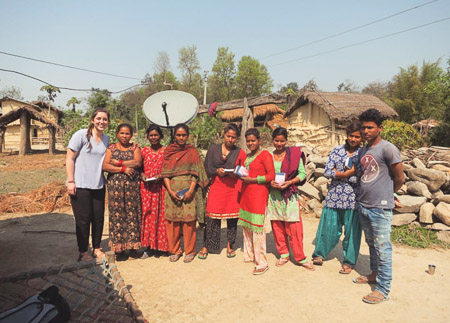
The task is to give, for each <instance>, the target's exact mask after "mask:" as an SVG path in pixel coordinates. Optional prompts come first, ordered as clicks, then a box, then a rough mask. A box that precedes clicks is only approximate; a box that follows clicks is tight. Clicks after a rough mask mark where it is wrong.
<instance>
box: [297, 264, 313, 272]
mask: <svg viewBox="0 0 450 323" xmlns="http://www.w3.org/2000/svg"><path fill="white" fill-rule="evenodd" d="M300 266H302V267H303V268H305V269H306V270H309V271H315V270H316V268H314V265H312V264H311V263H310V262H304V263H302V264H300Z"/></svg>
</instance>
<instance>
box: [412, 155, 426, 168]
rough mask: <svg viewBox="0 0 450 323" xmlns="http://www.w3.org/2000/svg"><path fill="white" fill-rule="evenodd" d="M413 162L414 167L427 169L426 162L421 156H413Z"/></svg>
mask: <svg viewBox="0 0 450 323" xmlns="http://www.w3.org/2000/svg"><path fill="white" fill-rule="evenodd" d="M411 164H413V165H414V167H416V168H421V169H425V168H426V167H425V164H424V163H422V161H421V160H420V159H419V158H417V157H416V158H413V160H412V162H411Z"/></svg>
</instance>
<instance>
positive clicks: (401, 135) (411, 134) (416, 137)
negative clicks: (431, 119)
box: [381, 120, 424, 150]
mask: <svg viewBox="0 0 450 323" xmlns="http://www.w3.org/2000/svg"><path fill="white" fill-rule="evenodd" d="M381 137H382V138H383V139H384V140H387V141H389V142H391V143H392V144H394V145H395V146H397V148H398V149H399V150H403V149H404V148H420V147H422V146H423V143H424V141H423V139H422V137H421V136H420V133H419V132H418V131H417V130H416V129H414V127H413V126H411V125H410V124H407V123H406V122H403V121H393V120H385V121H384V122H383V130H382V131H381Z"/></svg>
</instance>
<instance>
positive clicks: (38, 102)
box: [31, 100, 64, 118]
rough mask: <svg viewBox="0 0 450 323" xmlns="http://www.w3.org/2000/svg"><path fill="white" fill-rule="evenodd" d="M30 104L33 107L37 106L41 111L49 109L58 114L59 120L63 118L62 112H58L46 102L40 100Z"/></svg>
mask: <svg viewBox="0 0 450 323" xmlns="http://www.w3.org/2000/svg"><path fill="white" fill-rule="evenodd" d="M31 104H33V105H37V106H38V107H40V108H41V109H47V110H48V108H50V109H51V110H53V111H55V112H57V113H58V116H59V117H60V118H62V117H63V116H64V112H62V111H61V110H59V109H58V108H57V107H55V106H54V105H51V104H50V103H48V102H46V101H42V100H38V101H32V102H31Z"/></svg>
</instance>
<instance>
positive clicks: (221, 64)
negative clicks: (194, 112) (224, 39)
mask: <svg viewBox="0 0 450 323" xmlns="http://www.w3.org/2000/svg"><path fill="white" fill-rule="evenodd" d="M235 74H236V66H235V63H234V54H233V53H232V52H231V51H229V49H228V47H219V48H218V49H217V58H216V60H215V62H214V65H213V67H212V75H211V76H210V78H209V84H210V89H211V96H212V101H221V102H223V101H229V100H231V99H232V93H233V85H234V77H235Z"/></svg>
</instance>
